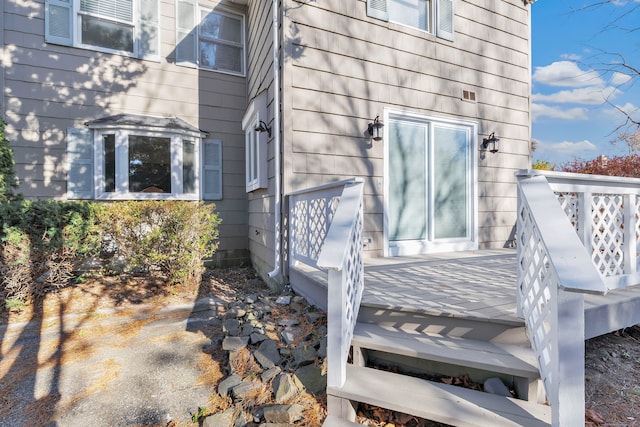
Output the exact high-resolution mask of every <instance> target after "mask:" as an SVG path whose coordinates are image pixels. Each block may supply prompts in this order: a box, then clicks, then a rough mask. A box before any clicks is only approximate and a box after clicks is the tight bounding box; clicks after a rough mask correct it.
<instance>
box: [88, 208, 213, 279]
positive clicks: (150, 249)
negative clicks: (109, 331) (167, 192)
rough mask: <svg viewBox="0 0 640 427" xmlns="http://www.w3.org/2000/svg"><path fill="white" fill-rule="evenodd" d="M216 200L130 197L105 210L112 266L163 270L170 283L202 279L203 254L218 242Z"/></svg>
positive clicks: (210, 252)
mask: <svg viewBox="0 0 640 427" xmlns="http://www.w3.org/2000/svg"><path fill="white" fill-rule="evenodd" d="M214 209H215V206H214V205H213V204H205V203H202V202H185V201H127V202H114V203H110V204H108V205H107V206H106V207H105V209H104V210H103V211H102V212H101V220H100V224H101V226H102V228H103V233H104V239H105V245H104V250H105V251H106V252H108V253H109V255H110V256H112V257H113V258H112V259H113V260H114V261H112V262H111V263H110V265H111V268H112V270H116V272H119V271H118V270H121V271H122V272H125V273H139V274H159V275H161V276H163V277H165V278H166V279H168V281H169V282H170V283H171V284H176V283H182V284H187V285H197V284H199V283H200V279H201V276H202V273H203V272H204V269H205V267H204V260H205V259H206V258H210V257H211V256H212V255H213V254H214V252H215V250H216V249H217V247H218V242H217V238H218V225H219V223H220V221H219V219H218V214H217V213H215V211H214Z"/></svg>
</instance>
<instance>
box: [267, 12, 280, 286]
mask: <svg viewBox="0 0 640 427" xmlns="http://www.w3.org/2000/svg"><path fill="white" fill-rule="evenodd" d="M271 8H272V11H273V28H272V32H273V105H274V107H273V135H274V137H273V157H274V158H273V161H274V167H273V169H274V171H275V203H274V230H273V231H274V233H273V234H274V264H275V265H274V269H273V271H271V272H270V273H269V278H274V277H276V276H278V275H279V274H280V268H281V264H282V254H281V246H282V230H281V220H280V217H281V215H282V212H280V210H281V205H282V200H281V199H282V198H281V196H280V191H281V189H280V187H281V183H280V179H281V176H280V160H281V159H280V63H279V44H278V42H279V38H278V0H273V3H272V5H271Z"/></svg>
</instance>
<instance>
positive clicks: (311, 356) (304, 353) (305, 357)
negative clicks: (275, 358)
mask: <svg viewBox="0 0 640 427" xmlns="http://www.w3.org/2000/svg"><path fill="white" fill-rule="evenodd" d="M293 358H294V361H293V363H294V365H296V366H303V365H308V364H310V363H313V362H314V361H315V360H316V349H315V348H314V347H312V346H311V345H308V344H300V345H299V346H297V347H296V349H295V350H294V351H293Z"/></svg>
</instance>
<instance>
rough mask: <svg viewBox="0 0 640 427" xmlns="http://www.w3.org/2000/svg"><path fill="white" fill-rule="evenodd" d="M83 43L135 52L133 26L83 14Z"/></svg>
mask: <svg viewBox="0 0 640 427" xmlns="http://www.w3.org/2000/svg"><path fill="white" fill-rule="evenodd" d="M82 43H83V44H88V45H92V46H99V47H104V48H107V49H113V50H123V51H126V52H133V27H131V26H129V25H125V24H119V23H117V22H111V21H105V20H104V19H100V18H96V17H93V16H86V15H83V16H82Z"/></svg>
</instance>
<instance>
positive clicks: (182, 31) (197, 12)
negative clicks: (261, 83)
mask: <svg viewBox="0 0 640 427" xmlns="http://www.w3.org/2000/svg"><path fill="white" fill-rule="evenodd" d="M179 3H182V4H185V5H191V7H192V11H193V17H194V19H195V20H196V22H192V23H191V27H190V28H180V27H179V25H180V21H181V19H180V17H179V13H180V11H179ZM203 13H207V14H209V13H215V14H217V15H222V16H228V17H231V18H234V19H239V20H240V38H241V42H240V43H234V42H231V41H228V40H222V39H210V38H206V37H204V36H201V35H200V17H201V16H202V14H203ZM192 33H195V34H192ZM245 33H246V28H245V15H243V14H241V13H237V12H234V11H230V10H225V9H220V8H216V9H215V10H214V9H211V8H210V7H204V6H201V5H200V4H199V3H198V2H197V1H196V0H176V63H177V64H178V65H182V66H187V67H197V68H199V69H202V70H208V71H214V72H217V73H223V74H231V75H234V76H242V77H244V76H246V68H247V60H246V52H247V42H246V36H245ZM192 36H195V37H192ZM188 39H192V40H193V43H194V46H187V47H189V48H193V49H194V50H193V51H191V52H190V54H191V55H193V56H194V60H191V59H184V58H181V57H180V54H179V52H180V50H179V49H178V45H179V44H180V43H185V41H186V40H188ZM201 39H203V40H208V41H214V42H215V43H218V44H223V45H228V46H233V47H238V48H240V49H241V54H240V60H241V67H240V68H241V70H240V71H239V72H237V71H233V70H225V69H219V68H211V67H207V66H205V65H203V64H202V60H201V58H200V47H199V46H200V40H201ZM185 48H186V47H185ZM185 48H183V49H185ZM194 61H195V62H194Z"/></svg>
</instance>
